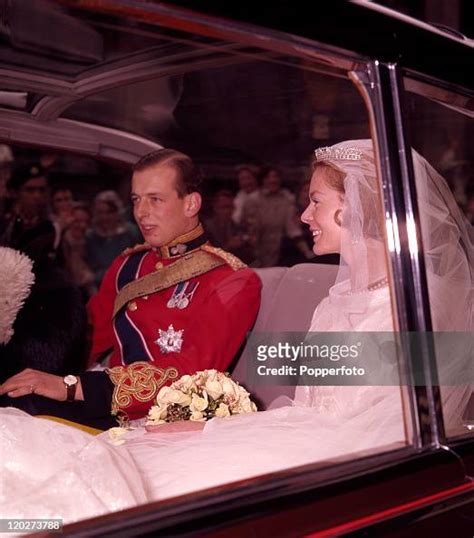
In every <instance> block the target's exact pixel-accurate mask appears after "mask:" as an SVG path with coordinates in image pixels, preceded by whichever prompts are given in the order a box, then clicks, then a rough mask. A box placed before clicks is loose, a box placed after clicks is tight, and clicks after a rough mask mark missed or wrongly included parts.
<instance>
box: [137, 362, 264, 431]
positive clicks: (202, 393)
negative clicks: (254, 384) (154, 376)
mask: <svg viewBox="0 0 474 538" xmlns="http://www.w3.org/2000/svg"><path fill="white" fill-rule="evenodd" d="M255 411H257V406H256V405H255V404H254V403H253V402H252V401H251V400H250V394H249V393H248V392H247V391H246V390H245V389H244V388H243V387H241V386H240V385H239V384H238V383H236V382H235V381H232V379H231V378H230V377H229V375H228V374H224V373H222V372H218V371H217V370H203V371H202V372H196V373H195V374H194V375H184V376H183V377H181V378H180V379H178V380H177V381H175V382H174V383H172V384H171V385H170V386H169V387H162V388H161V389H160V392H159V393H158V395H157V397H156V405H154V406H153V407H151V409H150V410H149V412H148V417H147V422H146V424H147V425H158V424H163V423H165V422H177V421H182V420H192V421H196V422H205V421H206V420H209V419H211V418H213V417H228V416H230V415H238V414H240V413H253V412H255Z"/></svg>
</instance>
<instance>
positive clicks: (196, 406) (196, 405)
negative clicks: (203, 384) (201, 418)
mask: <svg viewBox="0 0 474 538" xmlns="http://www.w3.org/2000/svg"><path fill="white" fill-rule="evenodd" d="M208 404H209V400H208V398H207V392H206V391H205V390H203V391H202V398H201V396H198V395H197V394H193V395H192V399H191V405H190V406H189V408H190V409H191V411H192V412H194V411H204V410H205V409H206V408H207V406H208Z"/></svg>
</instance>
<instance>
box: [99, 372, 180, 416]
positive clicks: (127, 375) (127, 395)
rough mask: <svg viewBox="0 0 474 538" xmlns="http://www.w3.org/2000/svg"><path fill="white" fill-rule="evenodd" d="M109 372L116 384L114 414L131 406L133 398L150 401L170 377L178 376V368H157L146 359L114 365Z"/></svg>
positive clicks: (113, 395)
mask: <svg viewBox="0 0 474 538" xmlns="http://www.w3.org/2000/svg"><path fill="white" fill-rule="evenodd" d="M107 373H108V374H109V376H110V379H111V381H112V383H113V384H114V385H115V387H114V392H113V394H112V414H113V415H116V414H117V413H118V412H119V411H123V410H124V409H125V408H127V407H129V406H130V405H131V404H132V402H133V400H137V401H138V402H142V403H143V402H149V401H150V400H152V399H153V398H155V396H156V395H157V394H158V391H159V390H160V388H161V387H162V386H163V385H164V384H165V383H166V382H167V381H168V380H169V379H176V378H177V377H178V370H177V369H176V368H173V367H169V368H157V367H156V366H153V365H151V364H150V363H149V362H144V361H138V362H134V363H133V364H130V365H129V366H114V367H113V368H109V369H108V370H107Z"/></svg>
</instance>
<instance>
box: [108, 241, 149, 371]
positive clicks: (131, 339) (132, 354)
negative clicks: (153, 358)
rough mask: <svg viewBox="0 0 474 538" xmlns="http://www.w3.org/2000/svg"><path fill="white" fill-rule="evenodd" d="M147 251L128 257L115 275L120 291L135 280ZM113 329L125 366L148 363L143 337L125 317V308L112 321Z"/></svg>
mask: <svg viewBox="0 0 474 538" xmlns="http://www.w3.org/2000/svg"><path fill="white" fill-rule="evenodd" d="M146 254H148V251H145V252H137V253H136V254H132V255H131V256H129V258H128V260H127V261H126V262H125V263H124V264H123V266H122V268H121V269H120V271H119V274H118V275H117V287H118V291H120V290H121V289H122V288H123V287H124V286H125V285H126V284H128V283H129V282H132V280H135V275H136V274H137V270H138V267H139V266H140V262H141V261H142V259H143V257H144V256H145V255H146ZM114 327H115V332H116V334H117V337H118V339H119V341H120V345H121V347H122V359H123V362H124V363H125V364H132V362H136V361H149V360H150V356H149V354H148V352H147V350H146V348H145V344H144V337H143V336H142V334H141V333H140V331H139V330H138V329H137V328H136V327H135V326H134V325H133V324H132V323H131V321H130V320H129V319H128V317H127V306H123V307H122V309H121V310H120V311H119V312H118V313H117V315H116V316H115V319H114Z"/></svg>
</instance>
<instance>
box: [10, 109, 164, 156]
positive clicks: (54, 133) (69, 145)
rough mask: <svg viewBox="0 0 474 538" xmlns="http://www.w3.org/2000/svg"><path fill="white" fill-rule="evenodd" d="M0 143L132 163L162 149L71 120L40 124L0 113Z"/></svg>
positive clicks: (20, 114)
mask: <svg viewBox="0 0 474 538" xmlns="http://www.w3.org/2000/svg"><path fill="white" fill-rule="evenodd" d="M0 140H4V141H5V142H7V143H20V144H28V145H31V146H34V147H44V148H54V149H56V150H64V151H72V152H76V153H81V154H84V155H90V156H94V157H98V158H102V159H109V160H113V161H119V162H123V163H127V164H132V163H135V162H136V161H137V160H138V159H139V158H140V157H141V156H143V155H144V154H145V153H149V152H150V151H154V150H156V149H160V148H161V147H162V146H160V145H159V144H157V143H156V142H153V141H151V140H148V139H146V138H143V137H140V136H137V135H135V134H132V133H128V132H126V131H119V130H117V129H111V128H109V127H102V126H100V125H92V124H89V123H83V122H79V121H74V120H67V119H61V118H59V119H57V120H53V121H50V122H48V123H45V124H42V123H40V122H38V121H36V120H35V118H33V117H32V116H31V115H29V114H27V113H25V112H18V111H11V110H10V111H9V110H2V111H1V112H0Z"/></svg>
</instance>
